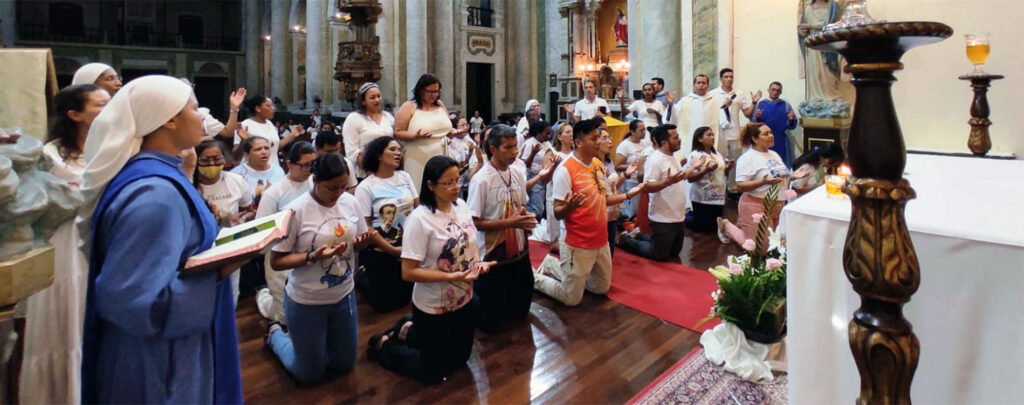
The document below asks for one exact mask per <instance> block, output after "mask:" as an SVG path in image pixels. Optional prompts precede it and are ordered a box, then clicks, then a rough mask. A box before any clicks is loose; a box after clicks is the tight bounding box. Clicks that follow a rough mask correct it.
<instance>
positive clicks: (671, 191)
mask: <svg viewBox="0 0 1024 405" xmlns="http://www.w3.org/2000/svg"><path fill="white" fill-rule="evenodd" d="M681 171H683V168H682V166H680V165H679V161H678V160H676V159H675V157H674V156H672V155H666V154H665V153H664V152H662V151H661V150H657V151H655V152H654V153H652V154H651V156H648V157H647V162H646V163H644V181H657V180H661V179H664V178H666V177H668V176H671V175H674V174H676V173H679V172H681ZM648 196H649V197H650V203H649V204H648V210H647V216H648V217H649V218H650V219H651V221H656V222H661V223H677V222H683V221H685V220H686V189H685V188H684V187H683V182H682V181H680V182H678V183H674V184H672V185H670V186H668V187H665V188H663V189H661V191H659V192H657V193H648Z"/></svg>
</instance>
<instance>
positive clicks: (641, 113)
mask: <svg viewBox="0 0 1024 405" xmlns="http://www.w3.org/2000/svg"><path fill="white" fill-rule="evenodd" d="M648 108H653V109H654V110H656V111H658V114H661V117H662V119H664V117H665V105H664V104H662V103H661V102H660V101H658V100H654V101H651V102H650V103H648V102H646V101H643V100H636V101H634V102H633V103H632V104H630V105H629V106H628V107H626V109H627V110H629V112H630V113H636V117H637V119H639V120H641V121H643V122H644V125H645V126H646V127H647V128H654V127H657V126H658V125H660V123H659V122H658V116H657V115H654V114H651V113H648V112H647V109H648ZM626 120H627V121H628V118H627V119H626Z"/></svg>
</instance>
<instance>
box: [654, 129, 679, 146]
mask: <svg viewBox="0 0 1024 405" xmlns="http://www.w3.org/2000/svg"><path fill="white" fill-rule="evenodd" d="M670 129H676V126H675V125H672V124H662V125H659V126H657V127H654V129H653V130H651V140H653V141H654V147H655V148H656V149H657V148H661V143H662V142H666V141H668V137H669V133H668V130H670Z"/></svg>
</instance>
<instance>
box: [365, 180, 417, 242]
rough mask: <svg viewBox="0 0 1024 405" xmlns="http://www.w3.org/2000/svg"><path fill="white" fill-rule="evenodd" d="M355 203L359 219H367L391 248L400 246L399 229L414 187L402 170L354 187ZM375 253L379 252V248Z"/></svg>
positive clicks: (410, 206)
mask: <svg viewBox="0 0 1024 405" xmlns="http://www.w3.org/2000/svg"><path fill="white" fill-rule="evenodd" d="M355 196H356V200H358V201H359V204H360V206H361V207H362V211H361V215H360V217H370V222H371V224H372V227H373V229H375V230H377V232H379V233H380V235H381V236H382V237H384V239H385V240H387V241H388V243H390V244H391V245H392V246H402V234H403V231H402V228H403V226H404V223H405V219H406V217H407V216H408V215H409V214H410V213H411V212H412V209H413V202H414V201H415V200H416V196H417V193H416V186H415V185H413V182H412V177H411V176H409V173H406V172H405V171H404V170H396V171H395V174H393V175H392V176H391V177H388V178H386V179H382V178H380V177H377V176H376V175H374V174H373V173H370V174H369V175H367V176H366V179H363V181H362V182H360V183H359V185H358V186H356V193H355ZM373 249H374V250H376V251H378V252H382V251H381V250H380V248H378V247H373Z"/></svg>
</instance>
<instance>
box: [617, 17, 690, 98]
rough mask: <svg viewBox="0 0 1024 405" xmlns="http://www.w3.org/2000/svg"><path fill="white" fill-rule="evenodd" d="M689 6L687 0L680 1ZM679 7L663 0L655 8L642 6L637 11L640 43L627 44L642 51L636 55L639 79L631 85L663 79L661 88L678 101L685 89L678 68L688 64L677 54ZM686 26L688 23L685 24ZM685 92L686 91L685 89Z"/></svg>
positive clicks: (686, 58) (683, 55) (686, 60)
mask: <svg viewBox="0 0 1024 405" xmlns="http://www.w3.org/2000/svg"><path fill="white" fill-rule="evenodd" d="M683 2H684V3H689V2H690V0H683ZM679 7H680V2H678V1H666V2H662V3H658V7H644V8H643V9H642V10H641V15H642V18H641V23H642V24H643V30H644V33H645V34H647V35H644V36H643V39H642V41H640V42H633V41H632V40H631V41H630V49H632V48H633V46H634V45H635V46H639V47H641V48H642V49H643V51H641V54H640V59H641V60H640V65H641V67H642V69H643V70H642V71H641V72H640V74H641V76H642V77H641V78H639V79H640V80H637V79H633V78H631V81H632V80H637V81H633V83H643V82H644V81H650V80H651V78H653V77H660V78H663V79H665V89H666V90H669V91H671V92H673V93H674V94H675V95H676V98H677V99H678V98H679V97H681V92H682V91H683V89H689V86H686V85H684V83H683V79H682V72H681V66H682V65H683V64H686V63H689V62H690V56H689V55H688V54H682V55H681V56H680V53H679V43H678V42H677V41H676V38H680V36H679V30H680V25H681V24H680V23H679ZM687 25H688V23H687ZM687 91H688V90H687Z"/></svg>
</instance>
